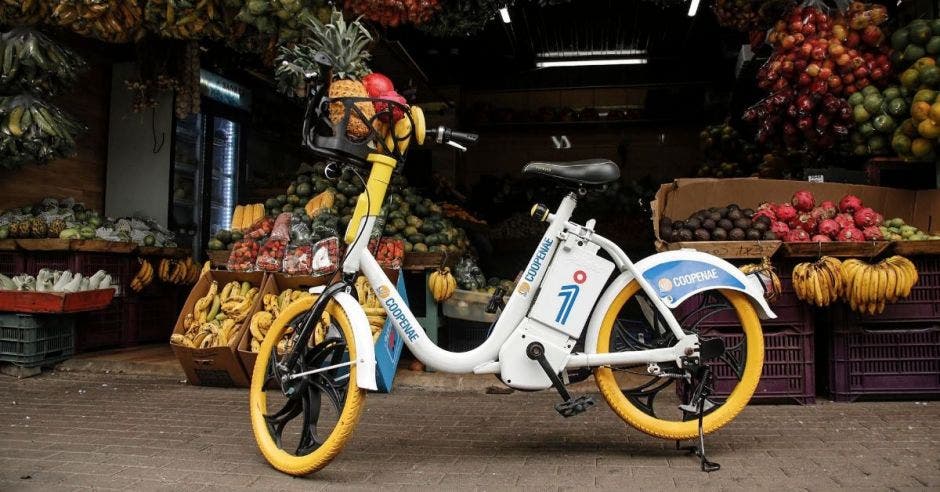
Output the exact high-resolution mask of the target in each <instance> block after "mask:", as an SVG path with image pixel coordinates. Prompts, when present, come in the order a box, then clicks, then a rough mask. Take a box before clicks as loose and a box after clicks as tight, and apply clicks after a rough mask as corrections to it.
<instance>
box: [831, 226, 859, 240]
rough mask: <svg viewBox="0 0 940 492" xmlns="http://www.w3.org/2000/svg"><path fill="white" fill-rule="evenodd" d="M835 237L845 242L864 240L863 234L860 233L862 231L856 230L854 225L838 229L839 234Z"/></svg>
mask: <svg viewBox="0 0 940 492" xmlns="http://www.w3.org/2000/svg"><path fill="white" fill-rule="evenodd" d="M836 239H837V240H839V241H847V242H852V241H864V240H865V235H864V234H862V231H860V230H858V229H857V228H856V227H855V226H849V227H846V228H844V229H842V230H841V231H839V235H838V236H837V237H836Z"/></svg>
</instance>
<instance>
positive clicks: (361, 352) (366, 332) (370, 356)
mask: <svg viewBox="0 0 940 492" xmlns="http://www.w3.org/2000/svg"><path fill="white" fill-rule="evenodd" d="M333 300H335V301H336V302H337V303H339V305H340V307H341V308H342V309H343V312H344V313H346V317H347V318H348V319H349V324H350V329H352V332H353V339H354V340H355V342H356V359H357V360H356V386H358V387H360V388H362V389H366V390H371V391H377V390H378V386H377V385H376V383H375V346H374V345H373V342H372V330H371V328H369V319H368V318H366V313H365V311H363V310H362V306H360V305H359V301H357V300H356V299H353V297H352V296H351V295H349V294H347V293H346V292H338V293H336V294H335V295H334V296H333Z"/></svg>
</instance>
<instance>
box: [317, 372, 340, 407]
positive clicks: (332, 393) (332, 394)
mask: <svg viewBox="0 0 940 492" xmlns="http://www.w3.org/2000/svg"><path fill="white" fill-rule="evenodd" d="M310 383H311V384H312V385H313V386H315V387H316V388H317V389H318V390H320V392H321V393H325V394H326V396H327V398H329V399H330V402H331V403H332V404H333V407H334V408H335V409H336V412H337V413H339V412H340V411H342V408H343V403H344V402H343V399H344V398H343V397H342V396H340V394H339V393H338V392H337V391H336V386H335V385H334V382H333V381H332V380H329V379H327V378H323V377H321V378H317V379H314V380H312V381H310ZM324 383H326V384H324ZM343 394H345V393H343Z"/></svg>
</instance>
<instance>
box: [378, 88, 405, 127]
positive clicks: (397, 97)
mask: <svg viewBox="0 0 940 492" xmlns="http://www.w3.org/2000/svg"><path fill="white" fill-rule="evenodd" d="M378 97H379V99H387V100H389V101H392V102H397V103H398V104H401V105H403V106H405V107H407V106H408V101H407V100H405V97H404V96H402V95H401V94H399V93H397V92H395V91H394V90H390V91H387V92H383V93H382V94H380V95H379V96H378ZM374 106H375V112H376V113H379V118H380V119H381V120H382V121H384V122H386V123H388V115H387V114H384V113H385V112H387V111H388V106H389V104H388V103H387V102H383V101H376V102H375V104H374ZM404 116H405V113H404V111H403V110H402V109H401V108H400V107H398V106H392V121H398V120H400V119H402V118H403V117H404ZM395 126H396V129H397V126H398V125H395Z"/></svg>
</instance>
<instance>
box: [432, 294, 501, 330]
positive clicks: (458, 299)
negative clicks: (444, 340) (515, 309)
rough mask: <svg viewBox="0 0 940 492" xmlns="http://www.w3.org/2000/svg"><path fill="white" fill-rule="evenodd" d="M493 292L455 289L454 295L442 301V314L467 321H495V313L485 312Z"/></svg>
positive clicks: (488, 322)
mask: <svg viewBox="0 0 940 492" xmlns="http://www.w3.org/2000/svg"><path fill="white" fill-rule="evenodd" d="M492 297H493V294H490V293H487V292H475V291H472V290H459V289H458V290H455V291H454V295H453V296H451V297H450V299H447V300H446V301H444V303H443V308H444V316H447V317H448V318H456V319H462V320H467V321H479V322H485V323H486V324H487V325H489V324H490V323H492V322H494V321H496V318H497V315H496V314H495V313H493V314H490V313H487V312H486V306H487V304H489V302H490V299H491V298H492Z"/></svg>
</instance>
